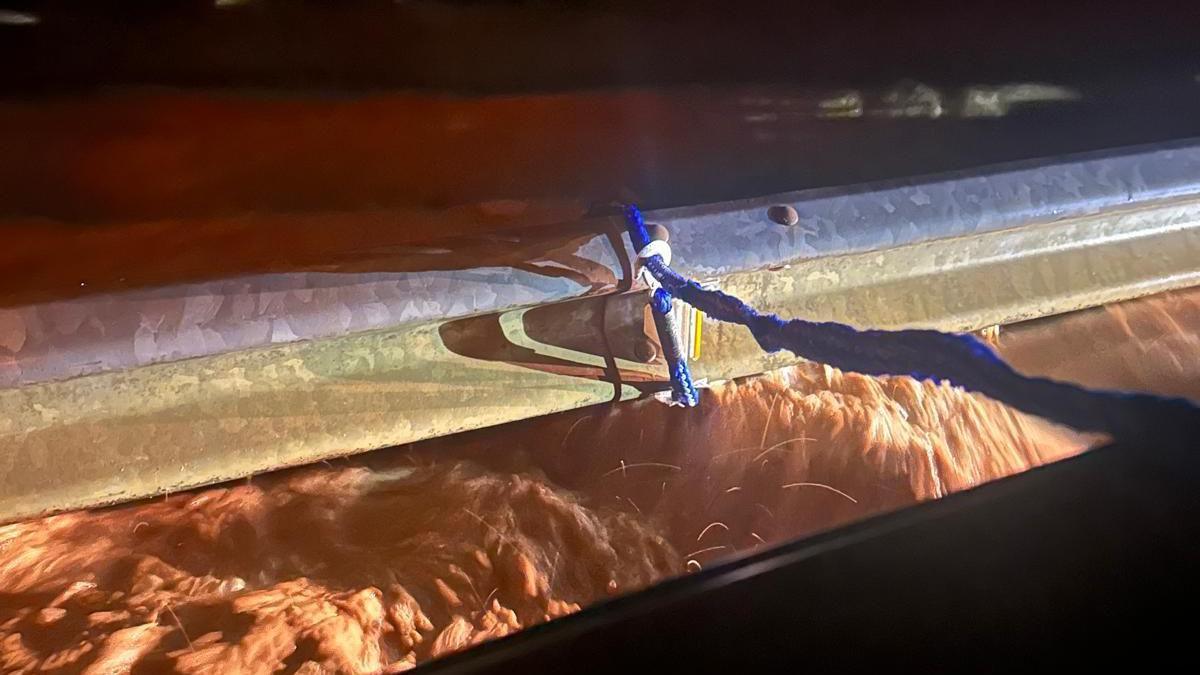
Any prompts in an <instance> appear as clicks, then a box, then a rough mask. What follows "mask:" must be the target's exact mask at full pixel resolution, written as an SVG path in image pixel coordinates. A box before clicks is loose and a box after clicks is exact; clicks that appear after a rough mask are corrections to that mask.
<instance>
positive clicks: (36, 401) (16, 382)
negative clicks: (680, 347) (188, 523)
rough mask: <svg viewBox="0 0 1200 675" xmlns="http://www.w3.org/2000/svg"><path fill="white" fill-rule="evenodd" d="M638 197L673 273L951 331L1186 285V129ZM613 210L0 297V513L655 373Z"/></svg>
mask: <svg viewBox="0 0 1200 675" xmlns="http://www.w3.org/2000/svg"><path fill="white" fill-rule="evenodd" d="M780 206H784V207H790V209H788V208H784V209H780V208H778V207H780ZM771 207H777V208H774V209H772V208H771ZM780 213H784V214H787V215H788V217H780V215H779V214H780ZM649 218H650V219H651V220H653V221H656V222H659V223H661V224H663V225H665V226H666V227H667V229H668V230H669V232H670V236H671V245H672V249H673V251H674V265H675V267H676V268H677V269H679V271H681V272H682V273H685V274H688V275H691V276H694V277H697V278H701V279H709V280H714V281H719V283H720V285H721V286H722V287H723V288H725V289H728V290H729V291H730V292H732V293H734V294H735V295H738V296H740V297H743V298H744V299H746V300H747V301H748V302H751V303H753V304H755V305H757V306H759V307H761V308H763V309H764V310H767V311H772V312H776V313H779V314H783V315H803V316H806V317H810V318H814V319H830V320H837V321H842V322H846V323H851V324H855V325H859V326H876V327H899V326H932V327H938V328H942V329H948V330H976V329H980V328H984V327H986V326H991V325H996V324H1003V323H1008V322H1012V321H1016V320H1021V319H1026V318H1031V317H1035V316H1044V315H1049V314H1056V313H1060V312H1064V311H1069V310H1073V309H1079V308H1082V307H1087V306H1093V305H1097V304H1102V303H1106V302H1111V301H1115V300H1120V299H1125V298H1129V297H1133V296H1137V295H1142V294H1146V293H1152V292H1156V291H1160V290H1166V289H1169V288H1177V287H1182V286H1188V285H1195V284H1198V283H1200V145H1191V144H1181V145H1177V146H1173V147H1165V148H1157V149H1155V148H1152V149H1141V150H1131V151H1126V152H1121V153H1115V154H1108V155H1093V156H1087V157H1076V158H1069V159H1067V160H1064V161H1060V162H1055V163H1045V164H1041V165H1023V166H1007V167H999V168H993V169H991V170H988V171H984V172H978V173H973V174H969V175H968V174H960V175H954V176H946V177H938V178H930V179H918V180H909V181H901V182H894V183H891V184H888V185H881V186H867V187H859V188H853V189H841V190H820V191H809V192H802V193H795V194H789V195H780V196H774V197H771V198H765V199H756V200H748V201H744V202H737V203H733V204H717V205H711V206H702V207H692V208H684V209H673V210H667V211H660V212H657V213H651V214H649ZM612 225H613V224H612V223H608V222H606V221H603V220H599V219H598V220H594V221H589V222H585V223H581V224H577V225H571V226H563V227H558V228H546V229H540V230H538V231H526V232H520V233H518V234H514V235H513V236H511V237H508V236H506V237H505V238H499V237H492V238H482V239H475V240H469V241H466V240H464V241H455V242H449V243H447V244H445V247H444V248H443V247H440V246H439V247H435V248H427V249H421V250H419V251H418V250H402V251H395V250H392V251H387V252H380V254H379V255H378V257H377V258H376V259H373V260H371V261H370V265H369V268H370V269H372V270H376V271H372V272H369V273H366V272H357V273H349V272H346V273H324V274H309V273H292V274H277V275H270V276H260V277H247V278H242V279H235V280H227V281H218V282H209V283H205V284H196V285H190V286H177V287H171V288H163V289H151V290H144V291H137V292H130V293H125V294H119V295H107V296H92V297H87V298H82V299H78V300H72V301H66V302H59V303H47V304H44V305H38V306H28V307H21V308H11V309H6V310H3V314H0V343H2V346H3V347H4V348H5V349H6V350H7V353H8V354H9V357H8V359H7V361H6V362H3V364H0V386H3V387H5V388H2V389H0V410H2V411H3V413H2V414H0V448H2V450H0V466H2V467H3V469H4V470H3V471H0V475H2V478H0V495H2V496H0V518H5V519H7V518H13V517H19V516H22V515H29V514H33V513H39V512H43V511H48V510H54V509H61V508H69V507H75V506H81V505H85V504H94V503H103V502H110V501H117V500H122V499H129V498H136V497H140V496H147V495H151V494H156V493H159V492H162V491H164V490H175V489H181V488H185V487H190V486H194V485H199V484H204V483H210V482H214V481H217V480H221V479H227V478H234V477H239V476H244V475H248V474H251V473H254V472H258V471H263V470H267V469H271V468H277V467H281V466H289V465H295V464H300V463H305V462H310V461H315V460H318V459H321V458H325V457H330V456H334V455H339V454H348V453H354V452H361V451H364V450H368V449H373V448H378V447H383V446H387V445H394V444H399V443H406V442H411V441H415V440H420V439H423V438H429V437H434V436H440V435H445V434H449V433H454V432H457V431H462V430H466V429H471V428H477V427H482V426H488V425H493V424H499V423H502V422H506V421H511V420H515V419H521V418H525V417H531V416H535V415H540V414H545V413H549V412H554V411H558V410H565V409H570V408H576V407H579V406H583V405H588V404H592V403H598V402H604V401H609V400H613V399H615V398H628V397H632V396H636V395H638V394H639V392H644V391H647V390H651V389H654V388H656V387H657V386H659V384H660V383H661V382H662V380H663V379H664V378H663V370H662V366H661V363H659V362H658V359H657V354H658V353H659V350H658V348H657V345H656V344H655V343H654V338H653V337H652V335H653V331H652V330H651V331H648V330H646V328H647V324H646V319H645V314H644V312H645V308H644V298H643V297H642V295H641V294H640V293H637V292H629V293H623V294H620V295H613V294H612V293H613V292H614V291H620V290H622V289H624V288H625V287H627V285H628V283H631V282H630V281H629V280H630V279H631V278H632V276H631V273H630V269H629V259H628V256H629V255H630V252H629V251H628V250H627V244H626V243H625V242H624V240H621V239H619V238H617V237H616V235H614V234H613V232H614V231H619V230H614V229H613V227H612ZM597 233H599V234H597ZM507 234H508V233H506V235H507ZM378 270H388V271H378ZM688 325H689V326H690V327H691V332H690V333H689V335H690V336H691V337H692V338H693V340H692V342H694V343H695V344H693V345H692V346H691V348H690V351H691V352H692V356H693V369H694V371H695V374H696V376H697V377H698V378H708V379H710V380H716V379H725V378H730V377H737V376H742V375H747V374H751V373H757V372H762V371H764V370H768V369H771V368H776V367H780V366H782V365H786V364H787V363H789V362H791V361H792V360H794V357H792V356H791V355H788V354H775V355H764V354H763V353H762V352H761V351H760V350H759V349H758V348H757V346H756V345H755V344H754V343H753V340H752V339H751V338H750V336H749V335H748V334H747V333H746V332H745V331H744V330H742V329H740V328H738V327H733V326H727V325H718V324H714V323H712V322H703V321H699V322H697V321H691V322H688ZM697 336H698V338H699V339H698V340H696V339H695V338H696V337H697Z"/></svg>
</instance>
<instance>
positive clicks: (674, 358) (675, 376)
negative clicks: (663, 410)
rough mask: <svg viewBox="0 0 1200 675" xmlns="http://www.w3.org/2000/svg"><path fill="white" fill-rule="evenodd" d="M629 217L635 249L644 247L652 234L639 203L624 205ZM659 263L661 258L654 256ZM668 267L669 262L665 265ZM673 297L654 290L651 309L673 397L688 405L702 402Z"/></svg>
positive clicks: (664, 266) (689, 406) (662, 291)
mask: <svg viewBox="0 0 1200 675" xmlns="http://www.w3.org/2000/svg"><path fill="white" fill-rule="evenodd" d="M625 215H626V220H627V221H628V222H629V238H630V240H631V241H632V242H633V245H634V248H636V249H637V250H639V251H640V250H642V249H643V248H645V247H646V246H648V245H649V244H650V233H649V232H647V231H646V221H644V220H643V219H642V212H641V211H639V210H638V208H637V207H636V206H632V205H630V206H627V207H626V208H625ZM653 259H654V260H657V261H658V262H659V263H660V264H661V263H662V262H663V261H662V258H660V257H658V256H653ZM662 267H663V268H664V269H665V268H666V265H665V264H662ZM673 304H674V299H673V298H672V297H671V294H670V293H669V292H667V290H666V289H665V288H656V289H654V294H653V295H652V296H651V298H650V309H651V310H652V311H653V313H654V327H655V329H656V330H657V331H658V341H659V343H660V344H661V345H662V349H663V356H664V357H666V359H667V371H668V372H669V373H670V375H671V399H672V400H673V401H675V402H676V403H678V404H680V405H683V406H686V407H688V408H692V407H695V406H697V405H699V404H700V392H698V391H696V385H695V384H693V383H692V373H691V370H689V369H688V364H687V358H686V357H685V356H684V354H685V352H684V350H683V345H681V344H680V342H679V327H678V326H677V325H676V324H675V317H674V315H673V314H671V307H672V305H673Z"/></svg>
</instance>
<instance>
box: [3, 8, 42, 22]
mask: <svg viewBox="0 0 1200 675" xmlns="http://www.w3.org/2000/svg"><path fill="white" fill-rule="evenodd" d="M41 22H42V20H41V19H40V18H38V16H37V15H36V14H29V13H27V12H14V11H12V10H11V9H0V26H36V25H37V24H39V23H41Z"/></svg>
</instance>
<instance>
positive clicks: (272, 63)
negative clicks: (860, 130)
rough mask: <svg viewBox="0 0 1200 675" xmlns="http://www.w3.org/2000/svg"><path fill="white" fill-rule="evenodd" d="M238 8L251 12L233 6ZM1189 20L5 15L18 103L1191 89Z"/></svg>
mask: <svg viewBox="0 0 1200 675" xmlns="http://www.w3.org/2000/svg"><path fill="white" fill-rule="evenodd" d="M226 1H232V2H236V1H237V0H226ZM1194 5H1195V3H1187V2H1175V3H1167V2H1146V3H1138V2H1128V1H1125V2H1093V3H1075V2H1066V3H1062V2H1053V1H1049V2H1028V1H1025V0H1015V1H1010V2H976V1H971V0H967V1H963V2H945V3H929V2H883V3H867V2H858V1H856V0H849V1H847V2H837V3H824V2H804V1H802V0H796V1H794V2H712V1H707V0H700V1H694V2H677V1H673V0H672V1H667V2H634V1H630V0H576V1H574V2H571V1H564V2H549V1H536V0H530V1H526V2H520V1H508V2H503V1H496V0H476V1H473V2H471V1H463V0H458V1H455V0H443V1H441V2H431V1H428V0H407V1H405V0H400V1H395V0H372V1H370V2H361V1H357V2H356V1H348V2H312V1H305V0H245V1H244V2H242V3H241V4H238V5H235V6H226V7H220V6H218V5H217V4H216V3H215V2H214V0H208V1H207V2H198V1H192V0H189V1H174V2H173V1H170V0H158V1H155V0H145V1H131V0H116V1H112V2H61V1H55V2H30V1H28V0H5V2H2V3H0V8H3V9H9V10H17V11H26V12H30V13H33V14H35V15H36V16H38V17H39V19H40V23H39V24H38V25H37V26H36V27H8V26H0V57H2V58H3V62H4V63H5V64H7V66H6V67H5V68H4V69H3V70H2V71H0V86H2V87H3V89H4V90H6V91H8V92H10V93H12V92H16V91H22V90H24V91H28V90H31V89H32V90H37V89H42V90H45V89H58V88H62V87H79V86H91V85H97V84H156V85H200V86H222V87H228V86H236V87H270V88H325V89H361V88H375V87H385V88H426V89H437V90H453V91H460V92H476V93H478V92H492V93H495V92H515V91H547V90H562V89H578V88H590V87H602V86H616V85H631V84H639V85H640V84H653V85H663V84H672V83H675V84H677V83H707V84H713V83H734V82H756V83H764V82H787V83H808V84H828V85H835V86H842V85H846V84H853V85H855V86H863V85H868V84H871V83H876V84H883V83H887V82H891V81H894V80H896V79H898V78H901V77H913V76H919V77H921V78H923V79H924V80H932V81H935V82H937V83H939V84H943V85H949V84H954V83H969V82H974V81H988V80H1004V79H1013V78H1019V79H1030V78H1041V79H1047V78H1048V79H1056V80H1076V81H1078V80H1085V79H1086V80H1097V81H1098V80H1103V81H1110V82H1127V83H1129V82H1136V81H1144V80H1145V79H1146V77H1147V76H1148V75H1149V74H1153V77H1154V78H1155V79H1161V80H1162V81H1163V82H1167V81H1179V80H1183V81H1186V80H1190V79H1191V78H1193V77H1194V76H1195V75H1196V74H1197V73H1200V65H1198V64H1200V59H1198V58H1197V55H1198V53H1200V49H1198V47H1197V44H1198V40H1197V39H1196V34H1195V29H1196V28H1197V25H1200V21H1197V16H1198V14H1200V12H1198V11H1197V9H1196V8H1195V7H1194Z"/></svg>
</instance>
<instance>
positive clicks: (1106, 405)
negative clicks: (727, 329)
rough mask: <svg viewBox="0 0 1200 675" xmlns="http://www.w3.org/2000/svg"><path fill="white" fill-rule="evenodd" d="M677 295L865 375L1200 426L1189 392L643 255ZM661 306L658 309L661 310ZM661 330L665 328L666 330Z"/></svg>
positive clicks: (1064, 413) (1121, 434)
mask: <svg viewBox="0 0 1200 675" xmlns="http://www.w3.org/2000/svg"><path fill="white" fill-rule="evenodd" d="M625 220H626V224H627V226H628V229H629V235H630V239H631V240H632V241H633V242H634V245H635V246H636V247H637V248H638V250H641V249H642V248H643V247H645V246H646V244H647V243H649V241H650V237H649V234H648V233H647V231H646V223H645V221H644V220H643V218H642V214H641V212H640V211H639V210H638V208H637V207H636V206H628V207H626V209H625ZM643 265H644V266H645V268H646V269H647V270H648V271H649V272H650V273H651V274H652V275H653V276H654V278H655V279H657V280H658V282H659V283H660V284H662V289H660V290H663V291H664V292H665V293H664V294H665V295H667V297H668V298H670V297H671V296H674V297H677V298H679V299H680V300H682V301H683V302H686V303H688V304H689V305H692V306H693V307H695V308H697V309H699V310H701V311H702V312H704V313H705V314H707V315H708V316H710V317H712V318H714V319H717V320H718V321H724V322H727V323H736V324H741V325H743V326H746V327H747V328H749V329H750V332H751V333H753V335H754V338H755V340H757V341H758V344H759V345H760V346H761V347H762V348H763V349H765V350H766V351H768V352H776V351H779V350H783V349H786V350H788V351H791V352H793V353H795V354H796V355H798V356H800V357H803V358H805V359H808V360H810V361H817V362H820V363H826V364H829V365H830V366H833V367H835V368H838V369H840V370H846V371H853V372H857V373H863V374H866V375H907V376H911V377H914V378H917V379H919V380H935V381H938V380H945V381H948V382H950V383H951V384H953V385H955V386H959V387H962V388H964V389H967V390H969V391H974V392H978V393H980V394H983V395H985V396H988V397H989V398H992V399H995V400H997V401H1000V402H1002V403H1005V404H1007V405H1009V406H1011V407H1013V408H1016V409H1018V410H1021V411H1024V412H1027V413H1030V414H1033V415H1037V416H1039V417H1043V418H1045V419H1048V420H1051V421H1054V422H1058V423H1060V424H1065V425H1067V426H1069V427H1072V428H1074V429H1077V430H1080V431H1095V432H1102V433H1105V434H1108V435H1109V436H1111V437H1113V439H1115V440H1118V441H1133V442H1144V441H1145V440H1146V437H1147V436H1148V435H1154V436H1155V437H1161V436H1163V435H1164V434H1175V435H1176V437H1177V438H1183V437H1185V436H1188V435H1190V434H1192V433H1194V432H1197V431H1200V408H1197V407H1196V406H1195V405H1194V404H1192V403H1191V402H1190V401H1187V400H1186V399H1181V398H1164V397H1159V396H1153V395H1150V394H1141V393H1124V392H1113V391H1097V390H1090V389H1086V388H1083V387H1079V386H1075V385H1072V384H1067V383H1065V382H1056V381H1054V380H1049V379H1045V378H1039V377H1026V376H1024V375H1021V374H1020V373H1018V372H1016V371H1015V370H1013V368H1012V367H1011V366H1009V365H1008V364H1007V363H1005V362H1004V361H1003V360H1001V359H1000V357H999V356H997V355H996V354H995V353H994V352H993V351H992V350H991V349H989V348H988V347H987V346H986V345H984V344H983V343H982V342H980V341H979V340H977V339H976V338H975V337H974V336H971V335H959V334H949V333H941V332H938V331H933V330H899V331H885V330H857V329H854V328H851V327H850V326H846V325H842V324H838V323H832V322H813V321H805V320H803V319H792V320H790V321H787V320H784V319H782V318H780V317H778V316H776V315H774V314H762V313H759V312H758V311H756V310H755V309H754V308H753V307H750V306H749V305H747V304H746V303H744V302H742V301H741V300H739V299H737V298H735V297H733V296H731V295H728V294H726V293H722V292H720V291H711V290H708V289H705V288H702V287H701V286H700V285H699V284H697V283H696V282H695V281H692V280H690V279H687V278H685V277H682V276H680V275H679V274H677V273H676V272H675V271H673V270H672V269H671V268H670V267H668V266H667V265H666V264H664V262H663V260H662V258H660V257H659V256H650V257H648V258H646V259H644V260H643ZM656 311H657V310H656ZM660 337H661V335H660ZM671 376H672V382H673V383H674V382H675V380H676V378H680V382H679V383H678V384H676V388H677V389H678V388H685V387H686V388H691V390H692V391H693V392H694V391H695V389H694V387H692V382H691V376H690V374H689V373H688V371H687V365H686V363H684V364H683V367H682V368H679V369H676V368H674V366H672V370H671Z"/></svg>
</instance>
